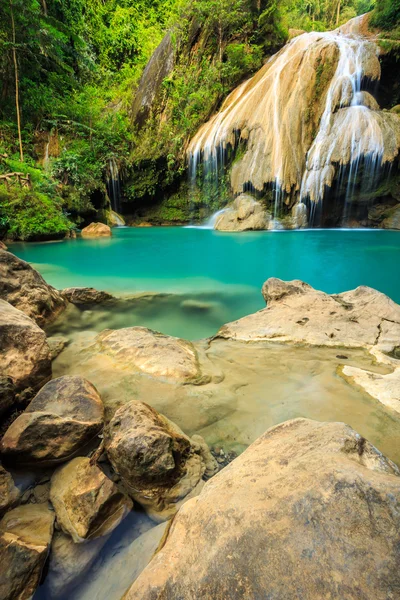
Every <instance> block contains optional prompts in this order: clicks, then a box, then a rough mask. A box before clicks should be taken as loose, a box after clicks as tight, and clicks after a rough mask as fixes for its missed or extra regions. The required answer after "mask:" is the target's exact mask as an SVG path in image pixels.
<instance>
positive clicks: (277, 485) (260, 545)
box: [126, 419, 400, 600]
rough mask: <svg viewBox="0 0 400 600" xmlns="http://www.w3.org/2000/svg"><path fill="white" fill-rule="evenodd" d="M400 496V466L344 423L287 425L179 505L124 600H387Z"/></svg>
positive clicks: (395, 575)
mask: <svg viewBox="0 0 400 600" xmlns="http://www.w3.org/2000/svg"><path fill="white" fill-rule="evenodd" d="M399 497H400V471H399V469H398V468H397V467H396V465H394V463H392V462H391V461H390V460H388V459H386V458H385V457H384V456H383V455H382V454H381V453H380V452H379V451H378V450H376V448H374V447H373V446H372V445H371V444H370V443H369V442H368V441H366V440H365V439H364V438H363V437H361V436H360V435H359V434H357V433H356V432H355V431H354V430H353V429H351V428H350V427H349V426H347V425H344V424H343V423H319V422H316V421H310V420H306V419H295V420H292V421H287V422H286V423H283V424H281V425H278V426H276V427H273V428H272V429H269V430H268V431H267V432H266V433H265V434H264V435H263V436H261V437H260V438H259V439H258V440H257V441H256V442H254V443H253V444H252V445H251V446H250V447H249V448H248V449H247V450H246V451H245V452H244V453H243V454H242V455H241V456H239V458H237V459H236V460H235V461H234V462H233V463H231V464H230V465H229V466H228V467H226V468H225V469H224V470H223V471H221V472H220V473H218V475H216V476H215V477H214V478H213V479H212V480H211V481H209V482H208V483H207V484H206V485H205V487H204V489H203V491H202V492H201V494H200V495H199V496H198V497H196V498H193V499H192V500H190V501H189V502H187V503H186V504H185V505H184V506H183V507H182V508H181V509H180V511H179V513H178V514H177V515H176V517H175V519H174V521H173V523H172V525H171V527H170V529H169V533H168V536H167V539H166V541H165V544H164V545H163V547H162V549H161V550H160V551H159V552H158V553H157V554H156V555H155V556H154V558H153V559H152V561H151V562H150V564H149V565H148V567H147V568H146V569H145V570H144V571H143V572H142V574H141V575H140V576H139V577H138V579H137V580H136V581H135V583H134V584H133V586H132V587H131V589H130V591H129V592H128V593H127V595H126V600H150V599H152V600H154V599H157V598H158V599H160V598H163V600H173V599H176V598H181V597H182V598H185V599H187V600H191V599H193V600H194V599H195V598H202V600H225V599H226V598H229V599H230V600H239V599H240V600H251V599H254V598H266V597H271V598H288V599H295V598H296V599H297V598H307V599H308V600H313V599H320V598H374V599H376V600H386V599H387V598H389V597H390V596H392V595H393V594H394V595H396V593H395V592H394V590H397V589H399V586H400V572H399V569H398V531H399V527H400V512H399V510H398V504H399Z"/></svg>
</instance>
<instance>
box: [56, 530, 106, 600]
mask: <svg viewBox="0 0 400 600" xmlns="http://www.w3.org/2000/svg"><path fill="white" fill-rule="evenodd" d="M107 540H108V536H103V537H101V538H97V539H94V540H90V541H89V542H87V543H85V544H76V543H75V542H74V541H73V540H72V539H71V537H70V536H69V535H65V534H64V533H62V532H57V533H55V535H54V537H53V542H52V544H51V554H50V564H49V571H48V574H47V577H46V583H45V585H46V589H47V590H48V592H49V595H50V597H51V598H60V597H63V596H64V595H66V594H68V593H70V592H71V590H72V589H74V588H75V587H76V586H77V585H79V584H80V582H81V579H82V577H83V576H84V575H85V573H86V572H87V571H88V570H89V569H90V567H91V566H92V564H93V563H94V561H95V560H96V558H97V557H98V555H99V553H100V551H101V549H102V548H103V546H104V544H105V543H106V542H107Z"/></svg>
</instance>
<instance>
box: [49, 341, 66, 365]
mask: <svg viewBox="0 0 400 600" xmlns="http://www.w3.org/2000/svg"><path fill="white" fill-rule="evenodd" d="M68 342H69V340H68V338H66V337H63V336H61V335H58V336H50V337H48V338H47V343H48V345H49V348H50V356H51V360H54V359H55V358H57V356H58V355H59V354H61V352H62V351H63V350H64V348H65V346H68Z"/></svg>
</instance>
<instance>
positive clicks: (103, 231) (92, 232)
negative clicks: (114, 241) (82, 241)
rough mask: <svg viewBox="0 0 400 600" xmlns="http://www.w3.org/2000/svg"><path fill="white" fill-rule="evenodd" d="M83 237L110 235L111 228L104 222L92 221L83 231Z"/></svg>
mask: <svg viewBox="0 0 400 600" xmlns="http://www.w3.org/2000/svg"><path fill="white" fill-rule="evenodd" d="M81 235H82V237H110V236H111V228H110V227H109V226H108V225H105V224H104V223H90V225H88V226H87V227H84V229H82V231H81Z"/></svg>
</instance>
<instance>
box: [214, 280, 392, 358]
mask: <svg viewBox="0 0 400 600" xmlns="http://www.w3.org/2000/svg"><path fill="white" fill-rule="evenodd" d="M262 292H263V296H264V299H265V301H266V303H267V308H264V309H263V310H260V311H258V312H257V313H254V314H252V315H249V316H247V317H243V318H242V319H239V320H238V321H234V322H232V323H228V324H227V325H224V326H223V327H222V328H221V329H220V330H219V332H218V336H219V337H223V338H228V339H235V340H243V341H257V340H271V341H277V342H294V343H302V344H311V345H316V346H345V347H354V348H367V349H371V348H376V349H382V351H383V352H385V353H390V352H392V351H393V349H394V348H395V347H396V346H398V345H400V344H399V342H400V306H399V305H398V304H396V303H395V302H393V301H392V300H391V299H390V298H388V297H387V296H385V294H382V293H381V292H378V291H377V290H374V289H372V288H369V287H365V286H361V287H358V288H356V289H355V290H351V291H349V292H343V293H342V294H325V293H324V292H320V291H318V290H315V289H314V288H312V287H311V286H310V285H308V284H307V283H304V282H302V281H298V280H294V281H288V282H286V281H281V280H280V279H276V278H271V279H268V280H267V281H266V282H265V284H264V286H263V290H262ZM393 332H395V333H396V335H393Z"/></svg>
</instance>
